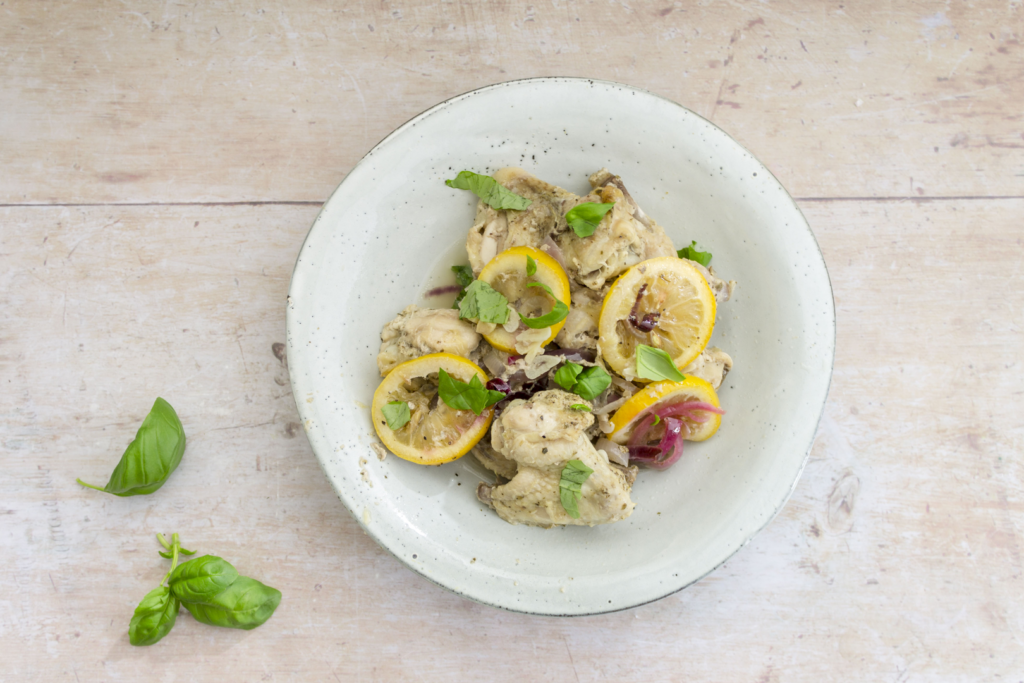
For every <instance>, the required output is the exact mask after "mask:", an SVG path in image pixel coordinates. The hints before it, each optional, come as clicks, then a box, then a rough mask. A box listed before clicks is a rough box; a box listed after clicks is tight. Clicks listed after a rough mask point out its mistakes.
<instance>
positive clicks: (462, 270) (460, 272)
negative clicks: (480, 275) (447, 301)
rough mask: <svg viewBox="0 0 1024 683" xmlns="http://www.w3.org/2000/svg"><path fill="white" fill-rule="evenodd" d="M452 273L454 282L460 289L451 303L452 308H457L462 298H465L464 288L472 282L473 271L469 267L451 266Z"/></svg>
mask: <svg viewBox="0 0 1024 683" xmlns="http://www.w3.org/2000/svg"><path fill="white" fill-rule="evenodd" d="M452 272H453V273H455V282H456V283H458V285H459V287H462V289H461V290H459V293H458V294H456V295H455V301H454V302H452V308H458V307H459V304H460V303H461V302H462V299H463V297H465V296H466V287H469V284H470V283H471V282H473V269H472V268H470V267H469V266H452Z"/></svg>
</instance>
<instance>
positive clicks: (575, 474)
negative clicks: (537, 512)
mask: <svg viewBox="0 0 1024 683" xmlns="http://www.w3.org/2000/svg"><path fill="white" fill-rule="evenodd" d="M593 473H594V470H592V469H590V468H589V467H587V466H586V465H584V464H583V461H582V460H570V461H569V462H567V463H566V465H565V467H564V468H562V476H561V478H560V480H559V482H558V498H559V500H560V501H561V502H562V508H564V509H565V513H566V514H567V515H569V516H570V517H572V518H573V519H579V518H580V508H579V503H580V500H581V499H582V498H583V482H585V481H586V480H587V477H589V476H590V475H591V474H593Z"/></svg>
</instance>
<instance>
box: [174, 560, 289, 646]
mask: <svg viewBox="0 0 1024 683" xmlns="http://www.w3.org/2000/svg"><path fill="white" fill-rule="evenodd" d="M187 564H191V562H189V563H187ZM280 602H281V591H279V590H277V589H276V588H271V587H270V586H265V585H264V584H262V583H260V582H259V581H257V580H256V579H250V578H249V577H248V576H239V577H238V578H237V579H235V581H234V583H232V584H231V585H230V586H228V587H227V588H225V589H224V590H222V591H220V592H219V593H217V594H216V595H212V596H210V597H209V598H207V599H205V600H204V601H203V602H183V603H182V604H184V605H185V609H187V610H188V611H189V612H190V613H191V614H192V616H193V617H194V618H195V620H196V621H199V622H202V623H204V624H209V625H210V626H223V627H224V628H240V629H245V630H246V631H248V630H250V629H254V628H256V627H257V626H259V625H260V624H262V623H264V622H265V621H266V620H267V619H269V618H270V615H272V614H273V613H274V610H275V609H277V606H278V604H280Z"/></svg>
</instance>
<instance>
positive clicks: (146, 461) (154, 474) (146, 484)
mask: <svg viewBox="0 0 1024 683" xmlns="http://www.w3.org/2000/svg"><path fill="white" fill-rule="evenodd" d="M184 452H185V430H184V429H183V428H182V426H181V420H179V419H178V414H177V413H176V412H174V408H172V407H171V404H170V403H168V402H167V401H165V400H163V399H162V398H158V399H157V400H156V402H155V403H154V404H153V407H152V408H151V409H150V411H149V415H147V416H146V419H145V420H143V421H142V426H141V427H139V431H138V432H136V434H135V439H134V440H133V441H132V442H131V443H130V444H128V448H127V449H125V452H124V455H122V456H121V460H120V461H119V462H118V463H117V466H116V467H115V468H114V471H113V472H112V473H111V475H110V481H108V482H107V485H106V486H104V487H103V488H100V487H99V486H93V485H92V484H86V483H85V482H84V481H82V480H81V479H79V480H78V483H79V484H81V485H82V486H87V487H89V488H91V489H96V490H97V491H104V492H106V493H112V494H114V495H115V496H138V495H143V494H147V493H153V492H154V491H156V490H157V489H159V488H160V487H161V486H163V485H164V482H165V481H167V478H168V477H169V476H171V473H172V472H173V471H174V470H175V468H177V466H178V463H180V462H181V456H182V454H183V453H184Z"/></svg>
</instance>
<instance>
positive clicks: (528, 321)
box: [519, 256, 569, 330]
mask: <svg viewBox="0 0 1024 683" xmlns="http://www.w3.org/2000/svg"><path fill="white" fill-rule="evenodd" d="M526 258H530V257H529V256H527V257H526ZM526 286H527V287H543V288H544V291H545V292H547V293H548V294H549V295H550V296H551V298H552V299H555V295H554V293H553V292H552V291H551V288H550V287H548V286H547V285H546V284H544V283H542V282H528V283H527V284H526ZM568 315H569V307H568V306H566V305H565V304H564V303H562V302H561V301H559V300H558V299H555V305H554V307H552V309H551V310H550V311H548V312H547V313H545V314H544V315H541V316H538V317H536V318H527V317H526V316H524V315H521V316H519V319H520V320H522V321H523V324H524V325H526V326H527V327H529V328H530V329H533V330H539V329H542V328H545V327H551V326H552V325H554V324H555V323H560V322H562V321H563V320H565V318H566V316H568Z"/></svg>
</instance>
